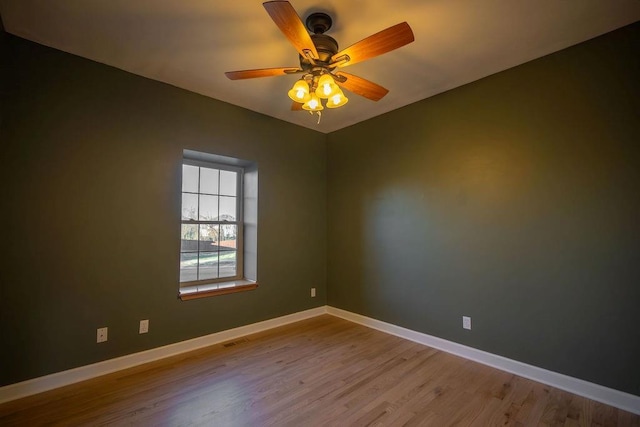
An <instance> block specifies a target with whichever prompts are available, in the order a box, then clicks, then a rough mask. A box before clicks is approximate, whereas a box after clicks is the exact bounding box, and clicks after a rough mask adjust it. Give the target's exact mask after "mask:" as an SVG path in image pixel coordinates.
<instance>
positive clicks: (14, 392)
mask: <svg viewBox="0 0 640 427" xmlns="http://www.w3.org/2000/svg"><path fill="white" fill-rule="evenodd" d="M321 314H330V315H333V316H336V317H340V318H342V319H345V320H349V321H351V322H354V323H358V324H360V325H364V326H367V327H369V328H372V329H377V330H379V331H382V332H386V333H388V334H391V335H395V336H398V337H401V338H405V339H408V340H410V341H414V342H417V343H420V344H423V345H426V346H429V347H433V348H436V349H438V350H442V351H445V352H447V353H451V354H455V355H456V356H460V357H464V358H465V359H469V360H473V361H475V362H478V363H482V364H484V365H488V366H491V367H493V368H496V369H500V370H502V371H506V372H510V373H513V374H516V375H519V376H521V377H524V378H528V379H530V380H533V381H538V382H540V383H543V384H547V385H550V386H552V387H556V388H559V389H561V390H565V391H568V392H571V393H574V394H577V395H580V396H583V397H586V398H589V399H592V400H596V401H598V402H602V403H605V404H607V405H611V406H615V407H616V408H620V409H623V410H625V411H628V412H632V413H634V414H638V415H640V396H635V395H632V394H629V393H625V392H622V391H618V390H614V389H611V388H608V387H604V386H601V385H598V384H594V383H590V382H588V381H584V380H581V379H578V378H573V377H569V376H567V375H563V374H559V373H557V372H553V371H548V370H546V369H542V368H538V367H536V366H532V365H527V364H526V363H522V362H518V361H516V360H512V359H507V358H506V357H502V356H498V355H496V354H492V353H487V352H485V351H482V350H478V349H475V348H472V347H467V346H465V345H462V344H458V343H455V342H452V341H447V340H445V339H442V338H438V337H434V336H431V335H427V334H424V333H422V332H416V331H413V330H411V329H406V328H403V327H400V326H396V325H392V324H390V323H386V322H383V321H380V320H376V319H372V318H370V317H366V316H362V315H360V314H356V313H352V312H349V311H345V310H342V309H339V308H335V307H330V306H322V307H316V308H312V309H310V310H305V311H301V312H298V313H293V314H289V315H286V316H282V317H277V318H275V319H269V320H265V321H263V322H258V323H253V324H251V325H246V326H241V327H238V328H234V329H229V330H226V331H221V332H216V333H214V334H211V335H206V336H204V337H199V338H194V339H191V340H187V341H182V342H178V343H175V344H170V345H166V346H163V347H158V348H154V349H151V350H146V351H143V352H140V353H134V354H129V355H126V356H122V357H118V358H115V359H110V360H105V361H103V362H98V363H94V364H91V365H86V366H81V367H78V368H74V369H69V370H67V371H62V372H57V373H55V374H51V375H46V376H44V377H39V378H34V379H31V380H28V381H23V382H20V383H15V384H10V385H8V386H4V387H0V403H3V402H8V401H10V400H15V399H19V398H21V397H25V396H29V395H32V394H36V393H41V392H43V391H47V390H52V389H54V388H58V387H62V386H65V385H69V384H73V383H76V382H80V381H84V380H88V379H91V378H95V377H98V376H100V375H105V374H109V373H112V372H115V371H119V370H122V369H126V368H131V367H133V366H137V365H141V364H143V363H148V362H152V361H155V360H159V359H163V358H165V357H170V356H174V355H177V354H180V353H185V352H188V351H192V350H197V349H199V348H203V347H207V346H210V345H214V344H219V343H221V342H225V341H230V340H234V339H236V338H240V337H242V336H245V335H249V334H253V333H256V332H261V331H265V330H268V329H272V328H275V327H278V326H283V325H287V324H289V323H293V322H297V321H300V320H304V319H309V318H311V317H315V316H319V315H321Z"/></svg>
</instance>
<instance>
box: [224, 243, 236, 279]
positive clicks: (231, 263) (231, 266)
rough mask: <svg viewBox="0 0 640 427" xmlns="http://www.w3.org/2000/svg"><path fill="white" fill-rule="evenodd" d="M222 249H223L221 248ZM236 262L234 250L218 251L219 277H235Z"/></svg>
mask: <svg viewBox="0 0 640 427" xmlns="http://www.w3.org/2000/svg"><path fill="white" fill-rule="evenodd" d="M221 249H224V248H221ZM236 271H237V262H236V251H235V250H221V251H220V277H233V276H235V275H236Z"/></svg>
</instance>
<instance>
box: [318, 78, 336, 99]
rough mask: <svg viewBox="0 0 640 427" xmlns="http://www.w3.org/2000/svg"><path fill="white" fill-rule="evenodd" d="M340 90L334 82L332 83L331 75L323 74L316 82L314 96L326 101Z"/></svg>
mask: <svg viewBox="0 0 640 427" xmlns="http://www.w3.org/2000/svg"><path fill="white" fill-rule="evenodd" d="M338 90H340V88H339V87H338V85H336V82H334V81H333V78H332V77H331V74H323V75H322V76H320V79H319V80H318V88H317V89H316V95H318V97H319V98H322V99H328V98H329V97H331V96H332V95H334V94H335V93H336V91H338Z"/></svg>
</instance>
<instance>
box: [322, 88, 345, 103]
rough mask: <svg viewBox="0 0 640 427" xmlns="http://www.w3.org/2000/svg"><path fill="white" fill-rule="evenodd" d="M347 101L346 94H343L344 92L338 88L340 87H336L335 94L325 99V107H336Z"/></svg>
mask: <svg viewBox="0 0 640 427" xmlns="http://www.w3.org/2000/svg"><path fill="white" fill-rule="evenodd" d="M347 102H349V98H347V97H346V96H344V93H343V92H342V91H341V90H340V88H338V90H337V91H336V93H335V94H333V95H332V96H331V97H330V98H329V99H328V100H327V108H338V107H342V106H343V105H344V104H346V103H347Z"/></svg>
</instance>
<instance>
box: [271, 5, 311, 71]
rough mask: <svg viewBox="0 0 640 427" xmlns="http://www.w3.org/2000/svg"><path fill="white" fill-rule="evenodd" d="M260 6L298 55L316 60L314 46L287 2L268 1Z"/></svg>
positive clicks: (296, 14) (294, 11)
mask: <svg viewBox="0 0 640 427" xmlns="http://www.w3.org/2000/svg"><path fill="white" fill-rule="evenodd" d="M262 5H263V6H264V8H265V9H266V10H267V13H268V14H269V16H271V19H273V22H275V23H276V25H277V26H278V28H280V31H282V32H283V33H284V35H285V36H286V37H287V38H288V39H289V41H290V42H291V44H292V45H293V46H294V47H295V48H296V50H297V51H298V53H300V55H302V56H303V57H305V58H306V57H307V54H310V55H311V56H312V57H313V58H314V59H317V58H318V51H317V50H316V46H315V45H314V44H313V41H312V40H311V36H310V35H309V33H308V32H307V29H306V28H305V27H304V24H303V23H302V21H301V20H300V17H299V16H298V13H297V12H296V10H295V9H294V8H293V6H291V3H289V2H288V1H268V2H265V3H262Z"/></svg>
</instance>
